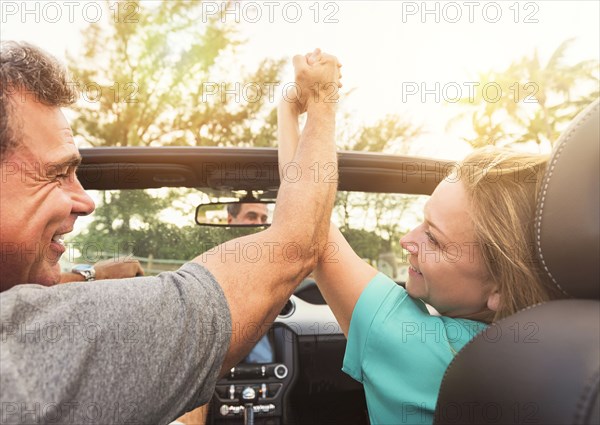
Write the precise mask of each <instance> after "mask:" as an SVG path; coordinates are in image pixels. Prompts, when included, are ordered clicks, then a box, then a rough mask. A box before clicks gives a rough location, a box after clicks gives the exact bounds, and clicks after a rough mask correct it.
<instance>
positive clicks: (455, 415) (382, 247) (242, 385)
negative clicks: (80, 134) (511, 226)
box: [72, 102, 600, 425]
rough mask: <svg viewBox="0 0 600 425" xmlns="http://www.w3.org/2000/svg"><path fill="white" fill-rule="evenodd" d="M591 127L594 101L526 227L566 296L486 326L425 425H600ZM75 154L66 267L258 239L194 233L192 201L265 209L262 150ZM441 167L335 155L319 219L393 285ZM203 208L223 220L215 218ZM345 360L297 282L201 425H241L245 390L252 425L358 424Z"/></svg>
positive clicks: (360, 403)
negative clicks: (84, 195) (328, 212)
mask: <svg viewBox="0 0 600 425" xmlns="http://www.w3.org/2000/svg"><path fill="white" fill-rule="evenodd" d="M598 127H599V120H598V103H597V102H596V103H595V105H592V106H590V107H589V108H588V109H587V110H586V111H584V112H583V113H582V114H581V115H580V116H579V117H578V118H577V119H576V122H575V123H573V125H572V126H571V127H570V128H569V129H568V130H567V132H566V133H565V134H564V135H563V137H562V138H561V140H560V141H559V142H558V143H557V146H556V148H555V152H554V155H553V159H552V163H551V164H552V165H551V168H550V171H549V172H548V175H547V177H546V181H545V186H544V199H545V201H544V202H545V203H543V205H540V208H539V211H538V217H537V218H536V220H537V221H536V223H537V228H538V239H539V249H540V255H541V256H542V257H543V260H544V261H545V264H546V265H547V270H548V273H550V274H551V275H552V276H553V278H554V279H556V280H557V282H559V283H560V285H561V286H562V287H563V289H565V291H567V292H568V293H570V294H571V295H572V296H573V297H574V298H581V299H573V300H564V301H556V302H551V303H546V304H544V305H541V306H536V308H532V309H528V310H527V311H523V312H519V313H518V314H516V315H514V316H512V317H510V318H507V319H505V320H503V321H501V322H500V323H498V324H497V325H495V329H496V330H497V331H498V332H499V334H498V335H500V336H499V337H498V338H497V339H495V340H493V339H490V338H475V339H474V340H473V341H472V343H470V344H469V345H468V346H467V347H465V348H464V349H463V350H462V351H461V352H459V353H458V355H457V356H456V358H455V361H454V362H453V363H452V364H451V365H450V367H449V368H448V372H447V373H446V376H445V377H444V381H443V382H442V389H441V393H440V399H439V402H438V408H437V411H436V423H457V424H458V423H502V424H504V423H539V424H542V423H544V424H548V423H585V424H592V423H599V422H600V415H599V413H598V412H599V408H600V401H599V400H600V399H599V395H598V394H599V385H600V364H599V362H600V341H599V334H600V332H599V329H598V327H599V323H600V313H599V311H600V309H599V305H600V304H599V303H598V299H599V292H600V291H599V286H600V284H599V278H598V266H597V264H598V262H597V261H598V258H600V254H599V248H598V245H599V242H598V240H599V239H598V234H599V232H598V228H599V224H598V217H600V215H599V211H598V209H599V206H598V204H599V188H598V182H599V180H600V178H599V176H598V158H599V156H600V155H599V151H598V144H599V134H598ZM81 153H82V156H83V164H82V166H81V167H80V168H79V171H78V174H79V178H80V180H81V182H82V184H83V185H84V187H85V188H86V189H87V190H90V191H91V193H92V196H93V197H94V198H95V199H96V202H97V205H98V209H97V212H96V213H95V214H94V215H93V216H91V217H89V218H88V219H85V220H82V222H83V226H82V227H80V228H79V229H78V235H77V237H76V239H75V243H74V244H73V253H72V256H73V258H72V259H73V260H74V261H85V262H93V261H97V260H99V259H101V258H105V257H110V256H114V255H123V254H133V255H134V256H135V257H136V258H138V259H139V260H140V261H141V262H142V265H143V266H144V268H145V270H146V272H147V273H149V274H153V273H158V272H160V271H162V270H172V269H174V268H177V267H179V265H180V264H182V263H183V262H184V261H186V260H189V259H191V258H192V257H193V256H194V255H195V254H198V253H200V252H202V251H203V250H206V249H209V248H210V247H212V246H214V245H216V244H218V243H220V242H222V241H224V240H226V239H228V238H233V237H236V236H239V234H240V233H241V232H248V231H260V228H234V229H230V228H222V227H213V226H203V225H198V224H197V223H196V221H197V218H198V217H197V216H198V214H197V213H196V207H197V205H198V204H201V203H209V202H212V201H223V200H229V201H232V200H239V199H246V200H247V199H249V198H250V199H252V200H254V201H272V200H274V198H275V196H276V193H277V188H278V185H279V177H278V172H277V169H278V168H277V152H276V150H275V149H269V148H255V149H253V148H183V147H182V148H177V147H168V148H95V149H82V150H81ZM451 166H452V163H451V162H449V161H441V160H436V159H428V158H415V157H403V156H392V155H384V154H374V153H360V152H341V153H340V154H339V194H338V197H337V202H336V207H335V210H334V214H333V218H332V219H333V221H334V222H335V223H336V224H338V225H339V226H340V228H341V229H342V230H343V233H344V235H345V236H346V238H347V239H348V240H349V242H350V243H351V245H352V246H353V248H354V249H355V250H356V251H357V253H359V255H361V257H363V258H365V259H366V260H367V261H369V262H371V263H372V264H373V265H375V266H377V267H378V268H379V269H380V270H381V271H383V272H384V273H386V274H388V275H389V276H391V277H392V278H393V279H394V280H395V281H396V282H397V283H398V284H399V285H402V284H403V280H404V275H405V271H406V269H405V267H406V261H405V258H403V254H402V250H401V249H400V247H399V246H398V239H399V236H400V235H401V234H402V233H403V232H405V231H407V230H408V229H410V228H411V227H412V226H413V225H414V224H416V223H417V222H418V220H419V219H420V218H419V214H420V211H421V207H422V203H423V201H424V200H425V199H426V198H427V195H429V194H431V192H432V191H433V189H434V188H435V186H436V185H437V183H438V182H439V181H440V180H441V179H442V178H443V176H444V173H445V172H446V171H447V170H448V167H451ZM209 209H210V208H209ZM213 210H214V211H216V212H215V215H219V214H221V215H222V214H224V210H223V207H222V206H219V207H217V206H215V207H214V208H213ZM103 235H109V236H110V238H108V237H107V239H106V240H107V241H108V240H109V239H110V240H111V241H113V242H111V243H113V244H114V245H110V246H108V245H106V243H105V242H104V240H103V239H102V237H103ZM115 237H116V242H114V240H115ZM94 247H95V248H94ZM92 248H94V249H92ZM586 298H587V299H586ZM515 323H516V325H517V329H524V328H523V326H522V325H523V324H524V323H535V324H536V325H537V326H538V327H537V329H538V330H539V332H538V333H537V334H536V335H535V338H533V339H530V340H529V342H531V341H534V342H536V343H535V344H528V343H526V342H528V339H527V338H524V337H523V338H520V337H519V338H517V337H515V333H514V332H513V331H514V326H515ZM519 323H520V324H521V325H519ZM511 326H513V327H512V328H511ZM519 326H520V327H519ZM511 329H512V330H513V331H511ZM525 329H527V328H525ZM502 335H503V336H502ZM259 346H260V347H259ZM344 349H345V338H344V335H343V334H342V332H341V329H340V327H339V326H338V324H337V322H336V320H335V318H334V316H333V314H332V312H331V310H330V309H329V307H328V306H327V305H326V304H325V302H324V300H323V297H322V296H321V294H320V292H319V290H318V288H317V286H316V283H315V281H314V280H313V279H312V278H311V277H310V276H309V277H308V278H307V279H305V281H304V282H303V283H302V284H301V285H300V286H299V287H298V289H297V290H296V292H295V294H294V295H293V296H292V297H291V298H290V300H289V301H288V303H287V305H286V306H285V308H284V309H283V310H282V311H281V313H280V315H279V317H278V318H277V320H276V321H275V322H274V323H273V324H272V326H271V329H270V331H269V332H268V334H267V336H266V337H265V338H264V339H263V340H261V342H260V343H259V344H257V347H256V348H255V350H254V351H253V352H252V353H251V354H250V355H249V356H248V357H247V358H246V359H245V360H244V361H243V362H241V363H240V364H239V365H238V366H236V367H235V368H233V369H232V370H231V371H230V373H229V374H227V375H226V376H225V377H223V378H222V379H221V380H220V381H219V383H218V385H217V387H216V391H215V393H214V397H213V399H212V401H211V404H210V409H209V413H208V423H210V424H223V425H224V424H241V423H243V421H244V419H243V418H244V415H243V408H242V407H241V403H240V400H239V397H238V395H239V394H241V393H242V392H243V390H244V389H246V388H253V389H255V390H257V391H258V392H259V394H260V397H259V399H258V401H257V402H256V404H255V406H254V407H253V411H254V415H255V417H254V419H255V423H257V424H258V423H261V424H346V425H347V424H367V423H369V419H368V414H367V408H366V403H365V398H364V392H363V390H362V387H361V385H360V384H358V383H357V382H355V381H353V380H352V379H351V378H350V377H348V376H346V375H345V374H344V373H343V372H342V371H341V366H342V359H343V354H344ZM423 373H427V372H426V371H423ZM399 423H402V421H401V419H399Z"/></svg>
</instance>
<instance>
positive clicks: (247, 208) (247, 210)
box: [227, 204, 269, 224]
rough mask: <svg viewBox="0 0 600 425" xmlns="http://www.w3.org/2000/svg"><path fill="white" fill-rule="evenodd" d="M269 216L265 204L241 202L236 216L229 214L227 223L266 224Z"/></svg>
mask: <svg viewBox="0 0 600 425" xmlns="http://www.w3.org/2000/svg"><path fill="white" fill-rule="evenodd" d="M268 218H269V211H268V210H267V204H242V206H241V209H240V213H239V214H238V215H237V217H233V216H231V215H229V217H227V223H229V224H266V223H267V219H268Z"/></svg>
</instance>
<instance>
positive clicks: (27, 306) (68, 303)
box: [0, 263, 231, 424]
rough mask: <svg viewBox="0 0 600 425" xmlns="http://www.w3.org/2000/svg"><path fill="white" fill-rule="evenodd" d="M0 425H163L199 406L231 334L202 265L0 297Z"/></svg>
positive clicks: (23, 289) (30, 288)
mask: <svg viewBox="0 0 600 425" xmlns="http://www.w3.org/2000/svg"><path fill="white" fill-rule="evenodd" d="M0 326H1V343H0V391H1V394H0V402H1V404H2V405H1V412H0V413H1V416H2V417H1V418H0V423H3V424H4V423H6V424H13V423H61V424H85V423H96V424H112V423H118V424H128V423H129V424H165V423H169V422H170V421H172V420H174V419H175V418H177V417H178V416H179V415H180V414H182V413H183V412H185V411H189V410H192V409H193V408H195V407H197V406H199V405H202V404H206V403H207V402H208V401H209V400H210V398H211V396H212V393H213V390H214V386H215V383H216V380H217V378H218V373H219V370H220V368H221V365H222V362H223V359H224V357H225V353H226V351H227V349H228V347H229V339H230V336H231V317H230V314H229V308H228V306H227V301H226V299H225V296H224V294H223V291H222V289H221V287H220V286H219V284H218V283H217V281H216V280H215V279H214V277H213V276H212V275H211V274H210V273H209V272H208V271H207V270H206V269H205V268H204V267H202V266H200V265H198V264H195V263H187V264H185V265H184V266H183V267H181V268H180V269H179V270H177V271H175V272H166V273H162V274H160V275H158V276H156V277H143V278H134V279H121V280H104V281H96V282H81V283H70V284H66V285H57V286H53V287H49V288H47V287H43V286H40V285H18V286H16V287H14V288H12V289H10V290H8V291H5V292H3V293H2V294H0Z"/></svg>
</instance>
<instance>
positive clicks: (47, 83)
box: [0, 41, 77, 161]
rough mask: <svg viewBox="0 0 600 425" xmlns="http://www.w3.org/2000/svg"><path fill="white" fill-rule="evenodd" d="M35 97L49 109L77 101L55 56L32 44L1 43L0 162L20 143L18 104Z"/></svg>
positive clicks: (75, 92) (65, 71)
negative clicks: (16, 105)
mask: <svg viewBox="0 0 600 425" xmlns="http://www.w3.org/2000/svg"><path fill="white" fill-rule="evenodd" d="M24 96H30V97H32V98H33V99H34V100H35V101H36V102H40V103H42V104H44V105H47V106H58V107H61V106H68V105H71V104H72V103H74V102H75V101H76V100H77V91H76V90H75V89H74V87H72V84H69V81H68V74H67V70H66V69H65V67H64V66H63V65H62V64H61V63H60V62H59V61H58V60H57V59H56V58H55V57H54V56H52V55H50V54H48V53H46V52H44V51H43V50H41V49H39V48H38V47H35V46H33V45H31V44H29V43H25V42H16V41H3V42H1V43H0V161H3V160H4V158H5V157H6V156H5V155H6V154H7V153H9V152H10V151H11V150H12V149H14V148H15V147H16V146H18V144H19V143H20V141H21V138H22V137H21V134H20V130H19V128H20V125H21V120H20V119H19V117H16V116H14V113H13V110H14V104H15V102H18V101H20V99H24Z"/></svg>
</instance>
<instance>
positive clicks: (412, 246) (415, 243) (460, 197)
mask: <svg viewBox="0 0 600 425" xmlns="http://www.w3.org/2000/svg"><path fill="white" fill-rule="evenodd" d="M424 213H425V220H424V222H423V223H422V224H421V225H420V226H418V227H416V228H415V229H413V230H411V231H410V232H409V233H408V234H406V235H405V236H404V237H403V238H402V239H401V240H400V242H401V244H402V246H403V247H404V249H406V250H407V251H408V252H409V257H408V261H409V263H410V267H409V271H408V280H407V282H406V290H407V292H408V294H409V295H410V296H412V297H414V298H420V299H421V300H423V301H425V302H426V303H428V304H430V305H432V306H433V307H434V308H435V309H436V310H437V311H438V312H439V313H440V314H442V315H445V316H451V317H467V316H470V315H473V314H475V313H479V312H481V311H485V310H486V309H488V308H489V309H491V310H497V307H498V306H497V305H498V301H499V296H498V295H497V293H496V292H495V290H496V285H495V284H494V283H493V282H491V281H489V279H488V273H487V270H486V268H485V265H484V263H483V258H482V256H481V251H480V248H479V247H478V246H477V244H476V243H475V240H476V239H475V231H474V226H473V221H472V220H471V217H470V215H469V200H468V198H467V194H466V192H465V189H464V186H463V184H462V183H461V182H460V181H454V182H450V181H446V180H444V181H443V182H442V183H440V184H439V185H438V187H437V188H436V189H435V191H434V192H433V194H432V195H431V198H430V199H429V200H428V201H427V203H426V205H425V209H424Z"/></svg>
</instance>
